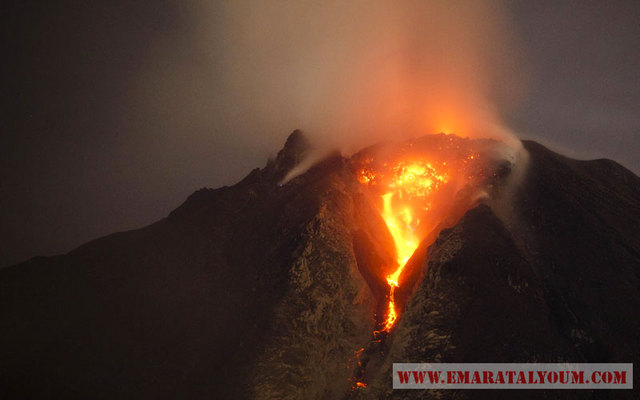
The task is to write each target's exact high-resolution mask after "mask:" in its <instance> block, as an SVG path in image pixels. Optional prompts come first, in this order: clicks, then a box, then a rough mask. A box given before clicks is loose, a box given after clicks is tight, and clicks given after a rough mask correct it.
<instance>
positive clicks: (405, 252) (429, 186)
mask: <svg viewBox="0 0 640 400" xmlns="http://www.w3.org/2000/svg"><path fill="white" fill-rule="evenodd" d="M445 166H446V163H444V162H443V163H442V167H443V168H444V167H445ZM392 170H393V174H390V177H389V174H381V176H385V177H386V178H385V179H384V180H385V182H384V184H383V186H386V187H387V188H388V190H389V191H388V192H386V193H385V194H383V195H382V196H381V197H382V210H381V212H380V214H381V216H382V219H383V220H384V222H385V224H386V225H387V228H388V229H389V232H390V233H391V237H392V238H393V242H394V244H395V248H396V253H397V260H396V265H395V269H394V271H393V273H391V274H389V275H387V277H386V280H387V284H388V285H389V295H388V306H387V315H386V318H385V321H384V324H383V326H382V328H381V329H380V330H377V331H375V332H374V334H379V333H381V332H387V333H388V332H390V331H391V328H392V327H393V326H394V324H395V322H396V320H397V319H398V312H397V310H396V302H395V291H396V289H397V288H398V287H399V286H400V277H401V275H402V272H403V271H404V268H405V266H406V265H407V262H408V261H409V259H410V258H411V256H412V255H413V253H414V252H415V251H416V249H417V248H418V246H419V245H420V241H421V240H422V239H423V237H422V236H423V234H424V231H425V224H424V219H426V218H427V217H428V216H429V212H430V208H431V200H432V199H433V194H434V191H436V190H437V189H439V188H440V186H441V185H443V184H446V183H447V182H448V180H449V177H448V175H447V174H446V173H442V172H439V171H438V170H437V169H436V167H434V166H433V165H432V163H429V162H425V161H422V160H421V161H414V162H411V163H405V162H402V161H400V162H398V163H397V164H396V165H395V166H393V167H392ZM360 176H361V177H362V179H360V182H362V183H365V184H370V183H376V181H377V178H378V176H377V175H376V174H375V172H373V171H371V170H368V169H364V170H363V171H361V173H360ZM420 217H422V220H421V218H420Z"/></svg>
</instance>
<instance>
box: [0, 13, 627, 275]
mask: <svg viewBox="0 0 640 400" xmlns="http://www.w3.org/2000/svg"><path fill="white" fill-rule="evenodd" d="M187 3H188V5H187ZM198 4H199V3H198V2H194V3H191V2H186V3H185V2H177V1H155V2H149V3H146V2H119V1H108V2H103V4H99V3H97V2H86V1H60V2H30V1H19V2H18V1H12V2H8V3H7V2H5V3H4V5H3V6H2V16H3V19H4V21H3V24H2V30H3V53H4V57H3V63H2V79H3V85H2V88H3V90H2V98H3V107H2V109H3V117H2V126H1V127H2V134H1V137H0V265H1V266H4V265H10V264H13V263H16V262H20V261H23V260H25V259H28V258H30V257H33V256H36V255H53V254H59V253H64V252H67V251H69V250H71V249H73V248H75V247H77V246H78V245H80V244H82V243H84V242H86V241H88V240H91V239H94V238H97V237H100V236H103V235H106V234H109V233H112V232H116V231H122V230H128V229H134V228H137V227H141V226H144V225H147V224H149V223H151V222H154V221H156V220H158V219H160V218H162V217H164V216H166V215H167V214H168V213H169V212H170V211H171V210H172V209H174V208H175V207H177V206H178V205H180V203H181V202H182V201H183V200H184V199H185V198H186V197H187V196H188V195H189V194H190V193H192V192H193V191H194V190H196V189H198V188H200V187H203V186H207V187H218V186H222V185H228V184H232V183H234V182H236V181H237V180H238V179H240V178H241V177H242V176H244V175H245V174H246V173H248V172H249V171H250V170H251V169H252V168H254V167H261V166H262V165H263V164H264V163H265V161H266V158H267V157H268V156H269V155H272V154H274V153H275V152H276V151H277V150H278V145H277V144H276V143H282V142H283V141H284V139H285V138H286V136H287V134H288V133H289V131H291V130H293V129H294V128H296V127H297V126H290V127H289V126H287V127H286V128H282V129H278V130H277V131H276V132H272V131H269V132H261V131H260V127H259V126H253V125H247V126H243V125H242V124H240V125H238V124H234V123H232V122H229V121H227V119H226V118H227V116H229V117H228V118H229V119H231V118H232V117H235V118H236V119H237V118H238V116H237V115H235V116H234V114H233V110H229V109H225V111H224V113H223V112H222V111H220V110H217V108H216V101H215V100H210V101H208V102H207V101H202V99H203V94H206V93H217V92H219V91H220V90H222V89H221V88H224V87H225V82H223V81H221V78H220V75H219V74H217V69H216V68H217V65H218V64H219V63H221V62H223V61H224V60H221V57H223V56H221V55H222V54H227V53H228V51H229V49H224V48H223V47H225V46H230V45H229V44H228V43H229V42H227V41H226V39H225V40H218V39H216V40H213V41H212V42H213V43H214V44H212V47H209V48H206V47H203V45H202V44H203V42H204V43H206V40H204V41H203V39H202V38H201V37H199V36H201V33H202V32H203V31H206V29H204V30H203V24H204V25H207V24H210V25H212V26H214V27H215V26H216V25H217V24H221V23H223V22H224V13H223V12H216V11H217V10H218V9H219V8H218V7H217V6H215V5H214V6H213V7H211V8H208V9H207V10H204V9H200V6H199V5H198ZM212 10H213V11H212ZM507 10H508V13H509V18H510V23H511V25H512V26H513V27H514V29H515V32H514V34H515V35H517V36H518V43H519V45H520V47H521V48H520V51H521V54H522V56H523V59H524V65H523V67H524V68H525V69H526V71H527V76H528V79H527V84H526V91H525V95H524V96H523V98H522V101H521V102H520V103H519V105H518V106H517V107H513V108H512V109H510V110H509V112H508V113H507V114H506V115H503V117H504V118H505V120H506V121H507V123H508V125H509V126H510V127H511V128H513V130H514V131H516V132H518V134H519V136H520V137H522V138H534V139H538V140H540V141H542V142H543V143H545V144H547V145H550V146H551V147H552V148H554V149H557V150H560V151H564V152H566V153H569V154H570V155H572V156H576V157H582V158H598V157H607V158H611V159H614V160H616V161H618V162H620V163H622V164H623V165H625V166H626V167H628V168H630V169H632V170H633V171H635V172H636V173H638V171H640V157H638V156H639V155H640V2H638V1H629V2H586V1H576V2H559V1H515V2H509V3H507ZM201 14H206V15H207V18H202V15H201ZM292 17H294V18H295V16H292ZM213 32H215V29H214V30H213ZM205 39H206V38H205ZM223 39H224V38H223ZM205 49H206V50H205ZM218 50H220V51H218ZM223 50H224V51H223ZM232 50H233V49H232ZM211 98H212V99H215V96H212V97H211ZM216 113H218V114H219V115H217V117H216V118H212V119H208V118H207V116H208V115H210V114H216ZM203 121H215V122H212V123H210V124H207V123H205V122H203ZM264 129H265V130H273V128H264ZM236 130H244V131H246V132H243V133H240V134H237V135H236V133H237V132H235V131H236ZM265 135H266V136H265ZM265 137H269V138H275V139H273V140H272V139H265Z"/></svg>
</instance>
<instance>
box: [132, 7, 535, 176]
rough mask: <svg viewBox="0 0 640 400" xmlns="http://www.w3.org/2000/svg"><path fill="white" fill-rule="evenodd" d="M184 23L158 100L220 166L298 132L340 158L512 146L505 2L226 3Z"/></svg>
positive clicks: (511, 65) (511, 55)
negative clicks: (369, 150) (434, 147)
mask: <svg viewBox="0 0 640 400" xmlns="http://www.w3.org/2000/svg"><path fill="white" fill-rule="evenodd" d="M186 13H187V15H188V16H189V18H191V19H192V21H191V22H190V24H189V26H190V27H191V28H190V29H192V32H191V38H192V39H191V42H190V43H188V44H187V45H186V47H187V48H188V50H182V51H181V52H180V55H179V56H177V55H175V54H167V55H164V56H166V58H167V60H168V61H166V62H165V63H166V64H167V68H168V69H169V70H168V72H167V71H165V72H164V73H163V76H162V77H160V78H159V77H158V76H155V77H152V78H150V79H149V82H150V83H151V84H150V86H151V85H153V87H152V88H151V90H153V91H154V92H158V90H159V89H158V87H157V85H158V82H159V81H163V80H164V81H165V82H166V85H167V86H168V87H167V88H166V89H165V90H163V91H162V92H163V93H170V95H168V96H167V95H164V96H161V97H160V96H155V97H159V98H160V99H159V100H154V101H160V102H165V104H164V105H161V106H160V108H170V109H171V110H174V111H172V115H171V116H164V117H163V120H164V121H166V122H165V123H171V122H172V121H173V122H174V123H175V124H177V126H176V127H175V129H174V130H180V131H181V132H189V131H191V132H206V134H208V135H212V136H213V140H214V143H215V144H216V146H217V148H216V151H217V152H219V153H226V154H227V155H226V157H227V158H229V157H234V156H241V155H242V156H244V157H245V158H251V157H255V155H257V154H261V153H265V154H264V155H265V156H266V153H271V154H273V153H274V152H275V151H277V149H278V148H279V147H280V146H281V145H282V143H283V141H284V137H285V135H287V134H288V132H291V131H292V130H293V129H296V128H299V129H302V130H303V131H304V132H305V133H306V134H307V135H308V136H309V138H310V139H311V141H312V143H313V144H314V145H315V146H316V147H317V148H319V149H321V150H325V151H326V150H333V149H336V148H337V149H339V150H341V151H343V152H344V153H347V154H348V153H350V152H352V151H356V150H359V149H360V148H362V147H364V146H367V145H370V144H373V143H376V142H379V141H383V140H389V139H400V138H404V137H411V136H416V135H421V134H426V133H438V132H446V133H456V134H458V135H460V136H470V137H480V136H491V137H499V138H503V139H505V138H507V139H508V138H511V135H510V134H509V130H508V129H507V128H506V127H505V126H504V125H503V124H502V123H501V119H500V111H503V112H504V110H505V109H506V108H507V107H508V106H509V105H511V104H513V103H514V102H515V101H516V100H517V99H518V98H519V97H520V95H521V92H522V87H523V84H522V83H523V76H522V75H523V74H522V73H521V71H522V68H521V63H520V62H519V59H520V56H519V54H518V52H517V50H516V49H517V47H518V46H516V43H515V39H514V34H513V29H511V27H510V20H509V16H508V13H507V11H506V10H505V8H504V7H503V5H502V3H500V2H494V1H465V2H461V1H428V2H427V1H324V2H306V1H248V0H234V1H232V2H225V3H222V4H219V3H213V4H212V3H208V2H196V3H191V5H190V7H187V11H186ZM175 47H179V46H175V45H174V46H172V48H173V49H175ZM172 51H173V50H172ZM181 58H184V59H188V60H190V61H184V62H183V61H181ZM194 59H197V60H198V62H197V63H195V64H194V62H193V60H194ZM187 64H188V67H187ZM147 89H149V88H147ZM150 97H154V96H150V95H149V92H148V90H147V92H146V93H143V95H142V97H141V98H142V99H144V100H141V102H142V101H144V102H148V101H149V100H148V99H149V98H150ZM185 98H186V100H185ZM171 102H173V103H174V104H173V105H171ZM185 105H186V106H185ZM182 114H184V115H182ZM212 130H213V131H212ZM198 134H200V133H198ZM226 165H229V162H228V160H227V162H226ZM254 165H255V163H254Z"/></svg>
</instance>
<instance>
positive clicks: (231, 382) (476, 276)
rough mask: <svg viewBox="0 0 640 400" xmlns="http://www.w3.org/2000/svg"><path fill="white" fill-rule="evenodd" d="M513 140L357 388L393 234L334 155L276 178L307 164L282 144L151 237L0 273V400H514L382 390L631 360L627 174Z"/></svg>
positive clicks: (136, 235) (635, 221)
mask: <svg viewBox="0 0 640 400" xmlns="http://www.w3.org/2000/svg"><path fill="white" fill-rule="evenodd" d="M524 145H525V148H526V149H527V151H528V152H529V155H530V163H529V166H528V168H527V171H526V173H525V174H524V175H523V177H522V179H518V180H517V181H516V183H515V184H506V183H504V184H503V185H501V182H496V185H495V187H493V190H494V191H495V193H490V195H489V196H488V198H485V199H483V200H482V202H483V203H484V204H482V205H480V206H478V207H475V208H473V209H471V210H470V211H468V212H467V213H466V214H465V215H464V217H462V218H461V219H460V221H459V223H457V224H453V223H452V224H451V225H454V226H452V227H451V228H449V229H445V230H443V231H442V232H440V235H439V237H438V239H437V241H436V242H435V243H433V244H432V245H431V246H430V247H429V249H428V251H427V250H426V246H427V244H428V243H425V245H424V246H423V249H422V250H421V251H422V253H421V254H423V257H424V254H428V255H427V257H425V258H424V260H423V259H421V258H420V257H415V258H416V259H415V260H414V262H416V263H419V264H418V265H419V266H421V268H418V269H417V273H416V274H417V275H416V284H415V288H416V289H415V291H414V292H413V293H411V292H407V293H404V294H403V296H404V297H406V298H408V304H407V306H406V309H405V311H404V314H402V316H401V319H400V321H399V323H398V326H397V327H396V329H395V330H394V331H392V333H391V335H389V336H388V337H387V338H386V340H385V342H384V343H383V344H382V345H381V346H380V347H379V348H378V349H377V350H376V351H378V352H377V354H370V355H369V356H368V357H369V362H368V363H367V365H366V369H365V372H364V374H365V378H366V379H367V382H369V385H368V387H367V388H365V389H361V390H358V391H357V392H349V387H350V382H349V378H350V377H351V376H352V375H353V373H354V360H353V356H354V352H355V351H356V350H357V349H359V348H362V347H364V346H366V345H367V343H368V342H369V341H370V339H371V333H372V331H373V329H374V324H375V321H374V318H373V314H374V313H375V311H376V307H379V301H380V298H381V297H382V296H384V290H385V286H384V282H382V281H381V275H382V271H383V269H384V268H383V266H384V265H386V264H388V262H389V260H390V259H392V258H393V257H394V255H393V254H391V252H390V251H389V249H390V248H391V245H390V243H392V241H391V240H392V239H391V237H390V235H389V233H388V231H387V229H386V227H385V225H384V222H383V221H382V220H381V218H380V217H379V215H378V213H377V211H376V210H375V208H374V206H373V203H372V202H371V200H370V198H369V197H368V196H369V194H368V193H366V192H364V191H363V190H362V186H361V185H360V184H359V183H358V182H357V181H356V180H355V179H354V175H353V171H352V170H351V169H350V164H349V161H348V160H346V159H344V158H342V157H340V156H339V155H334V156H330V157H328V158H327V159H325V160H324V161H322V162H321V163H319V164H317V165H315V166H314V167H313V168H311V169H310V170H309V171H307V172H306V173H304V174H302V175H300V176H298V177H296V178H294V179H292V180H291V181H290V182H288V183H287V184H286V185H280V184H279V183H280V182H281V181H282V179H283V178H284V177H285V175H286V174H287V172H289V171H290V169H291V168H293V167H294V166H295V165H296V164H297V163H298V162H300V160H301V159H302V158H303V157H304V154H305V152H306V151H308V143H307V142H306V139H305V138H304V136H303V135H301V133H300V132H297V131H296V132H294V133H293V134H292V135H291V136H290V138H289V139H288V140H287V143H286V145H285V147H284V148H283V150H282V151H281V152H280V153H279V154H278V156H277V157H276V158H275V159H274V160H271V161H270V162H269V163H268V164H267V166H266V167H265V168H263V169H256V170H254V171H252V172H251V173H250V174H249V175H248V176H247V177H246V178H245V179H244V180H242V181H241V182H239V183H238V184H236V185H234V186H231V187H223V188H219V189H215V190H211V189H202V190H199V191H197V192H195V193H194V194H193V195H191V196H190V197H189V198H188V199H187V201H186V202H185V203H184V204H183V205H182V206H180V207H179V208H178V209H176V210H175V211H173V212H172V213H171V214H170V215H169V216H168V217H167V218H165V219H163V220H161V221H159V222H157V223H155V224H153V225H150V226H148V227H146V228H143V229H139V230H135V231H130V232H123V233H117V234H114V235H110V236H107V237H104V238H102V239H98V240H96V241H93V242H90V243H88V244H85V245H83V246H81V247H79V248H78V249H76V250H74V251H72V252H70V253H69V254H66V255H62V256H57V257H46V258H45V257H38V258H34V259H32V260H30V261H28V262H25V263H22V264H19V265H15V266H12V267H8V268H5V269H3V270H0V398H2V399H5V398H8V399H12V398H65V399H73V398H96V399H101V398H102V399H115V398H141V399H142V398H145V399H146V398H148V399H152V398H153V399H163V398H167V399H169V398H171V399H174V398H194V399H197V398H207V399H210V398H259V399H281V398H291V399H297V398H300V399H314V398H315V399H324V398H342V397H344V396H345V395H348V396H351V397H360V398H380V397H394V398H396V397H397V398H422V397H423V396H425V395H426V396H434V397H436V398H465V399H466V398H476V397H485V398H495V397H502V398H505V397H508V398H511V397H513V396H514V393H516V392H513V391H502V392H498V391H439V392H429V393H423V392H421V391H408V392H392V391H390V390H389V388H390V384H391V375H390V366H391V363H392V362H422V361H424V362H428V361H431V362H438V361H440V362H479V361H483V362H520V361H522V362H534V361H548V362H554V361H564V360H566V361H574V362H635V361H640V318H639V317H640V314H639V311H638V310H640V233H639V232H640V230H639V229H638V228H637V227H638V225H639V224H640V179H639V178H638V177H637V176H635V175H634V174H633V173H631V172H629V171H627V170H626V169H624V168H623V167H621V166H619V165H617V164H616V163H614V162H612V161H608V160H596V161H576V160H571V159H568V158H565V157H562V156H560V155H558V154H555V153H553V152H551V151H549V150H547V149H546V148H544V147H542V146H541V145H539V144H537V143H534V142H525V143H524ZM504 175H505V176H507V178H505V180H504V182H507V180H508V175H509V171H506V172H505V173H504ZM501 179H502V178H501ZM454 222H455V221H454ZM635 386H637V379H636V385H635ZM517 393H518V395H524V397H530V398H556V396H557V395H562V396H564V397H567V398H574V397H578V398H592V397H593V398H606V397H607V396H610V398H634V396H633V394H634V393H633V392H631V391H611V392H609V391H598V392H590V391H563V392H562V393H558V392H545V391H531V392H522V391H520V392H517Z"/></svg>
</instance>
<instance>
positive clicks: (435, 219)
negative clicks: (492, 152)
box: [353, 134, 483, 336]
mask: <svg viewBox="0 0 640 400" xmlns="http://www.w3.org/2000/svg"><path fill="white" fill-rule="evenodd" d="M474 142H475V141H474ZM471 143H472V142H471V141H469V140H468V139H462V138H459V137H457V136H454V135H444V134H442V135H432V136H425V137H423V138H421V139H416V140H412V141H408V142H405V143H402V144H384V145H380V146H376V147H374V148H371V149H367V150H365V151H363V152H361V153H359V154H357V155H356V156H354V158H353V160H354V166H355V171H356V177H357V179H358V181H359V182H360V183H361V184H362V185H364V186H365V187H366V188H367V190H369V191H370V192H371V193H372V194H373V196H374V199H375V202H376V206H377V208H378V211H379V213H380V216H381V217H382V219H383V220H384V222H385V224H386V226H387V228H388V230H389V233H390V234H391V237H392V238H393V243H394V245H395V248H394V249H391V251H392V252H393V254H394V256H395V262H394V263H393V264H392V265H388V266H385V267H384V268H383V269H384V271H385V273H386V276H384V279H385V281H386V283H387V285H388V292H387V295H386V299H385V301H386V306H385V307H384V310H385V311H384V312H385V315H384V316H378V318H377V322H378V329H376V330H375V331H374V336H378V335H379V334H381V333H383V332H384V333H389V332H390V331H391V329H392V328H393V326H394V325H395V323H396V321H397V319H398V317H399V312H400V310H399V308H400V307H399V305H398V304H397V301H396V292H397V290H398V289H399V288H400V286H401V285H402V284H403V283H405V281H406V278H405V276H404V272H405V267H406V266H407V265H408V262H409V260H410V259H411V258H412V256H413V255H414V253H415V252H416V250H417V249H418V247H419V246H420V245H421V244H422V243H423V242H424V241H425V239H426V238H427V236H429V234H430V233H433V232H434V231H436V230H439V229H438V227H440V226H441V225H442V222H443V221H444V220H445V219H446V218H447V217H448V216H449V215H450V214H451V211H452V209H453V208H454V205H455V204H456V195H457V194H458V192H460V190H461V189H463V188H464V187H465V186H467V187H468V186H475V185H474V183H475V181H476V178H477V177H478V176H480V175H482V174H479V172H480V169H481V168H480V159H481V157H480V153H479V151H478V150H476V149H475V148H474V147H476V146H477V143H474V144H473V145H472V144H471ZM480 143H483V142H480ZM435 233H436V234H437V232H435Z"/></svg>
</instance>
